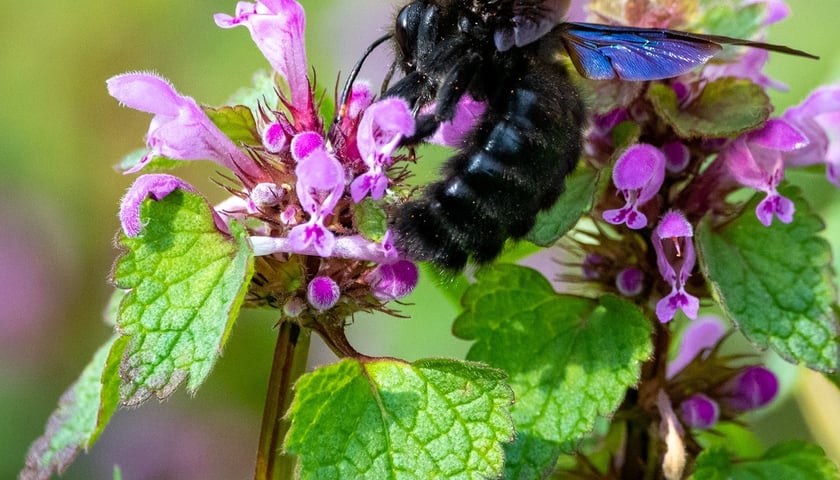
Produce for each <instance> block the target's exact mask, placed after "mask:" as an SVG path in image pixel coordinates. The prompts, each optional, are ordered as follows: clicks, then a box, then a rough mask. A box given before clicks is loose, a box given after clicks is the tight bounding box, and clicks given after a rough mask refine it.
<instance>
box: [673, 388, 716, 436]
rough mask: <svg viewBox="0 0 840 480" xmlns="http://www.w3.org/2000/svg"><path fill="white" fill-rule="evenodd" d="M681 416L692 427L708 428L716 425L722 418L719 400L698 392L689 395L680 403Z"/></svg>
mask: <svg viewBox="0 0 840 480" xmlns="http://www.w3.org/2000/svg"><path fill="white" fill-rule="evenodd" d="M680 418H681V419H682V421H683V423H685V424H686V425H687V426H689V427H691V428H697V429H700V430H707V429H709V428H712V427H714V426H715V425H716V424H717V422H718V419H719V418H720V408H719V407H718V404H717V402H715V401H714V400H712V399H711V398H709V397H707V396H706V395H703V394H702V393H698V394H695V395H692V396H690V397H688V398H687V399H686V400H685V401H683V402H682V403H681V404H680Z"/></svg>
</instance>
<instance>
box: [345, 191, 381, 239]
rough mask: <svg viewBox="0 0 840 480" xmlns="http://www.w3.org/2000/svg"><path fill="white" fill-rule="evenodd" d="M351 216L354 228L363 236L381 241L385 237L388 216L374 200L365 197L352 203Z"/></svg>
mask: <svg viewBox="0 0 840 480" xmlns="http://www.w3.org/2000/svg"><path fill="white" fill-rule="evenodd" d="M353 218H354V221H355V222H356V228H358V229H359V233H361V234H362V235H363V236H364V237H365V238H367V239H370V240H374V241H377V242H381V241H382V239H383V238H384V237H385V232H386V231H387V230H388V216H387V215H385V210H383V209H382V206H381V205H379V203H378V202H377V201H376V200H374V199H372V198H370V197H365V199H364V200H362V201H361V202H359V203H356V204H354V205H353Z"/></svg>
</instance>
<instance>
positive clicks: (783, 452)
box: [694, 441, 840, 480]
mask: <svg viewBox="0 0 840 480" xmlns="http://www.w3.org/2000/svg"><path fill="white" fill-rule="evenodd" d="M782 478H783V479H784V480H837V479H838V478H840V477H838V474H837V467H836V466H835V465H834V464H833V463H832V462H831V460H829V459H828V458H827V457H826V456H825V452H824V451H823V449H822V448H820V447H818V446H817V445H813V444H809V443H805V442H800V441H790V442H785V443H780V444H778V445H776V446H774V447H772V448H771V449H769V450H767V452H765V453H764V455H762V456H761V457H760V458H757V459H753V460H743V459H738V460H735V459H733V458H731V457H730V455H729V453H727V451H726V450H725V449H723V448H722V447H715V448H711V449H708V450H704V451H703V453H701V454H700V456H699V457H697V467H696V470H695V472H694V479H695V480H776V479H782Z"/></svg>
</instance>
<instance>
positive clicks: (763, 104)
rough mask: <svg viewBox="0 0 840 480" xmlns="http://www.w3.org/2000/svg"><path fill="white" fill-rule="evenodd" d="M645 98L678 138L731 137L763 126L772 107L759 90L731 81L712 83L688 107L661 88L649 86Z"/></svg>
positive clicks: (737, 81) (667, 89)
mask: <svg viewBox="0 0 840 480" xmlns="http://www.w3.org/2000/svg"><path fill="white" fill-rule="evenodd" d="M647 98H648V100H650V102H651V103H652V104H653V106H654V108H655V109H656V113H657V114H658V115H659V116H660V117H662V118H663V120H665V121H666V122H667V123H668V124H669V125H670V126H671V127H673V128H674V130H675V131H676V132H677V134H678V135H679V136H680V137H683V138H720V137H734V136H737V135H739V134H741V133H744V132H747V131H749V130H753V129H755V128H758V127H760V126H761V125H763V124H764V122H765V121H766V120H767V118H768V117H769V116H770V113H771V112H772V111H773V106H772V105H771V104H770V98H769V97H768V96H767V94H766V93H765V92H764V89H762V88H761V87H760V86H758V85H756V84H754V83H752V82H750V81H749V80H742V79H738V78H734V77H726V78H721V79H718V80H714V81H712V82H709V83H708V84H706V87H705V88H703V92H702V93H701V94H700V95H699V96H698V97H697V98H696V99H694V100H693V101H692V102H691V103H690V104H688V105H686V106H684V107H683V106H681V105H679V104H678V103H677V94H676V93H675V92H674V90H673V89H672V88H671V87H670V86H668V85H665V84H661V83H654V84H652V85H651V86H650V88H649V89H648V93H647Z"/></svg>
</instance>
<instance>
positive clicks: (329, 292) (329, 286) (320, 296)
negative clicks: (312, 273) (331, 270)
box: [306, 277, 341, 312]
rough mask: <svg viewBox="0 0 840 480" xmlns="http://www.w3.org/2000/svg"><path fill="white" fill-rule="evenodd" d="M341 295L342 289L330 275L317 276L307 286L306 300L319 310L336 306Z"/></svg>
mask: <svg viewBox="0 0 840 480" xmlns="http://www.w3.org/2000/svg"><path fill="white" fill-rule="evenodd" d="M340 296H341V289H339V288H338V284H337V283H335V280H333V279H332V278H330V277H315V278H313V279H312V281H311V282H309V285H308V286H307V287H306V300H307V301H308V302H309V304H310V305H312V306H313V307H315V309H316V310H318V311H319V312H323V311H324V310H329V309H330V308H332V307H334V306H335V304H336V303H338V298H339V297H340Z"/></svg>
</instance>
